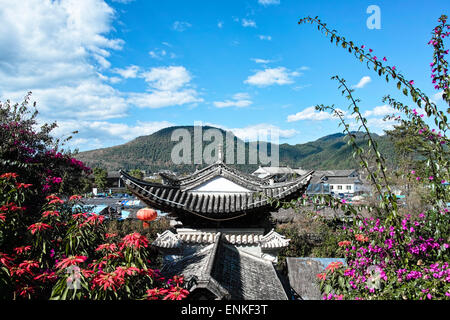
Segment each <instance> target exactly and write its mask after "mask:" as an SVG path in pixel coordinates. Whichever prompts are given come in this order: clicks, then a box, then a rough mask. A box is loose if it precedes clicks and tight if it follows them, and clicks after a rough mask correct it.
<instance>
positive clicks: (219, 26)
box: [217, 21, 223, 29]
mask: <svg viewBox="0 0 450 320" xmlns="http://www.w3.org/2000/svg"><path fill="white" fill-rule="evenodd" d="M217 27H218V28H221V29H222V28H223V21H219V22H217Z"/></svg>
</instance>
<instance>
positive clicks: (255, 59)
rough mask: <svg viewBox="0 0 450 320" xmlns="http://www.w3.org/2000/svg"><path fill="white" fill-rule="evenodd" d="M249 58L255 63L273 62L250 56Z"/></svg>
mask: <svg viewBox="0 0 450 320" xmlns="http://www.w3.org/2000/svg"><path fill="white" fill-rule="evenodd" d="M251 60H253V61H254V62H255V63H263V64H268V63H271V62H273V60H267V59H258V58H252V59H251Z"/></svg>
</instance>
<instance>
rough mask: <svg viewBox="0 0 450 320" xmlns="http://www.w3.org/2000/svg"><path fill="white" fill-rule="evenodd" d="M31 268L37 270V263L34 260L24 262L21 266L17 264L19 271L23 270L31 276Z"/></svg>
mask: <svg viewBox="0 0 450 320" xmlns="http://www.w3.org/2000/svg"><path fill="white" fill-rule="evenodd" d="M32 268H39V263H38V262H37V261H34V260H25V261H24V262H22V263H21V264H19V269H21V270H25V271H26V272H28V273H30V274H32V272H31V269H32Z"/></svg>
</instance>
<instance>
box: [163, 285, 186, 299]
mask: <svg viewBox="0 0 450 320" xmlns="http://www.w3.org/2000/svg"><path fill="white" fill-rule="evenodd" d="M188 294H189V291H188V290H186V289H183V288H180V287H178V286H176V287H173V288H171V289H170V292H169V294H168V295H167V296H165V297H164V298H163V300H169V299H170V300H182V299H184V298H186V297H187V296H188Z"/></svg>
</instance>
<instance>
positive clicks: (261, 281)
mask: <svg viewBox="0 0 450 320" xmlns="http://www.w3.org/2000/svg"><path fill="white" fill-rule="evenodd" d="M161 272H162V273H163V275H166V276H169V277H170V276H172V275H175V274H178V275H184V277H185V280H186V281H187V282H189V283H191V287H190V289H189V290H190V291H191V293H192V295H195V294H196V292H201V291H202V290H203V291H204V290H206V291H208V292H209V293H210V295H211V296H210V298H213V299H232V300H286V299H287V295H286V292H285V290H284V288H283V285H282V283H281V281H280V280H279V278H278V275H277V273H276V271H275V268H274V266H273V264H272V263H271V262H270V261H268V260H265V259H263V258H261V257H258V256H256V255H253V254H251V253H248V252H244V251H242V250H238V249H237V248H236V246H234V245H232V244H230V243H229V242H228V241H227V240H226V238H225V237H224V235H223V234H222V233H221V232H218V233H217V234H216V235H215V237H214V242H213V243H210V244H208V245H206V246H205V247H203V248H201V249H200V250H197V251H195V252H193V253H191V254H189V255H187V256H184V257H183V258H181V259H178V260H175V261H172V262H170V263H166V264H165V265H164V266H163V268H162V269H161Z"/></svg>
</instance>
